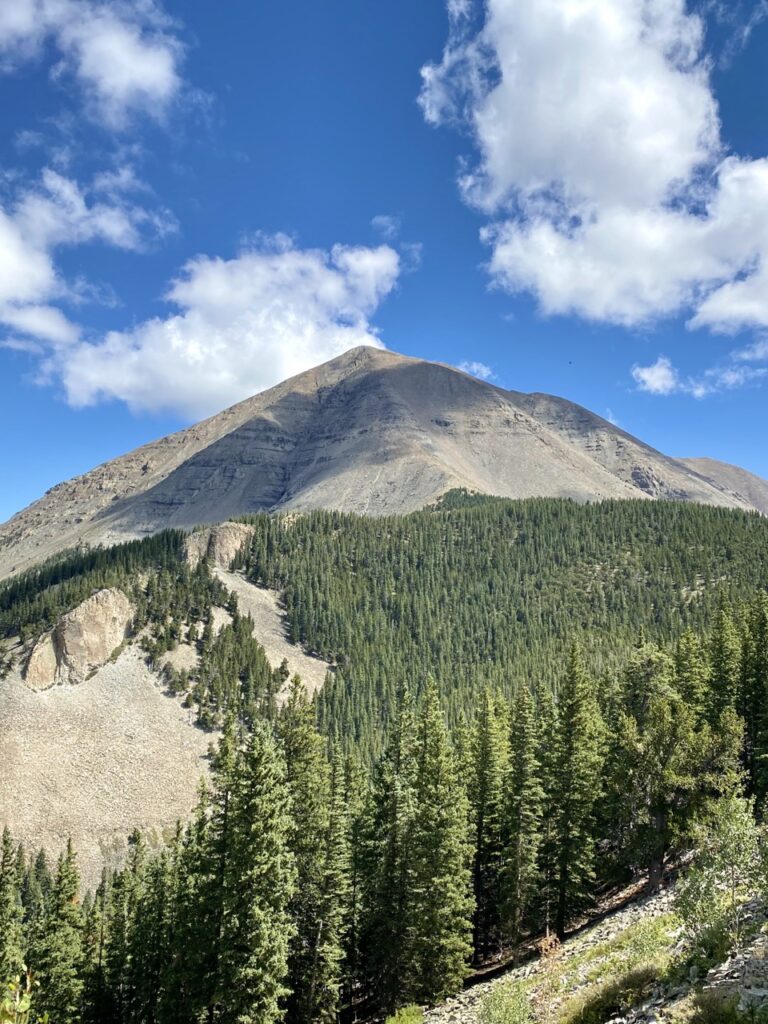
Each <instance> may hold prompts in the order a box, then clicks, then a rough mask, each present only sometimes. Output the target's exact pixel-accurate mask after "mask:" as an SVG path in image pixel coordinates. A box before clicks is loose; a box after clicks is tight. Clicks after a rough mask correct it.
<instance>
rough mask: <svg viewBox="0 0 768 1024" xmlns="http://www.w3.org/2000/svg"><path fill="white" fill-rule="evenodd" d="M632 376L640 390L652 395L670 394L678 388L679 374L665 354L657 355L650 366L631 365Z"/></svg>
mask: <svg viewBox="0 0 768 1024" xmlns="http://www.w3.org/2000/svg"><path fill="white" fill-rule="evenodd" d="M632 376H633V377H634V379H635V381H636V382H637V386H638V388H639V390H640V391H649V392H650V393H651V394H652V395H671V394H673V393H674V392H675V391H679V390H680V376H679V374H678V372H677V370H676V369H675V368H674V366H673V365H672V362H671V361H670V360H669V359H668V358H667V357H666V356H659V358H658V359H657V360H656V362H655V363H651V365H650V366H638V365H637V364H635V365H634V366H633V367H632Z"/></svg>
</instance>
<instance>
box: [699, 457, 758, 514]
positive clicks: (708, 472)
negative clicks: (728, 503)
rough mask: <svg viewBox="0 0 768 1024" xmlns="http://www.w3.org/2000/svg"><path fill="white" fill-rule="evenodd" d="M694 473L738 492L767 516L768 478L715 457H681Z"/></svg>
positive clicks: (733, 491) (726, 488)
mask: <svg viewBox="0 0 768 1024" xmlns="http://www.w3.org/2000/svg"><path fill="white" fill-rule="evenodd" d="M680 461H681V462H682V463H683V464H684V465H686V466H688V468H689V469H692V470H693V471H694V472H695V473H698V474H699V475H700V476H703V477H705V478H706V479H707V480H709V481H710V483H713V484H714V485H715V486H716V487H721V488H723V489H724V490H728V491H731V492H732V493H733V494H738V495H740V497H742V498H743V499H744V500H745V501H748V502H749V504H750V505H754V507H755V508H756V509H757V510H758V511H760V512H762V513H763V515H765V516H768V480H763V479H762V477H759V476H755V474H754V473H748V472H747V470H746V469H741V467H740V466H731V465H730V463H728V462H718V461H717V459H681V460H680Z"/></svg>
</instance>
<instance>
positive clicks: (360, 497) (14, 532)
mask: <svg viewBox="0 0 768 1024" xmlns="http://www.w3.org/2000/svg"><path fill="white" fill-rule="evenodd" d="M455 487H465V488H468V489H470V490H474V491H480V492H483V493H487V494H496V495H501V496H506V497H512V498H524V497H532V496H552V497H567V498H573V499H575V500H577V501H590V500H601V499H606V498H648V499H653V498H669V499H679V500H684V501H694V502H701V503H706V504H712V505H721V506H726V507H731V508H744V509H758V510H759V511H761V512H764V513H768V483H767V482H766V481H763V480H760V479H759V478H757V477H754V476H752V475H751V474H749V473H746V472H745V471H744V470H739V469H736V468H735V467H730V466H724V465H723V464H721V463H717V462H714V461H712V460H697V459H694V460H685V461H683V460H678V459H673V458H670V457H668V456H666V455H663V454H662V453H661V452H658V451H656V450H655V449H653V448H651V447H649V446H648V445H646V444H643V443H642V442H641V441H638V440H637V439H636V438H634V437H632V436H631V435H629V434H627V433H625V432H624V431H623V430H620V429H618V428H617V427H615V426H613V425H612V424H611V423H609V422H607V421H606V420H604V419H602V418H601V417H600V416H597V415H595V414H594V413H592V412H589V411H588V410H587V409H584V408H582V407H581V406H578V405H575V404H573V403H572V402H569V401H566V400H565V399H562V398H555V397H552V396H550V395H542V394H530V395H529V394H522V393H518V392H515V391H505V390H503V389H502V388H498V387H495V386H493V385H492V384H488V383H484V382H483V381H480V380H477V379H476V378H474V377H471V376H469V375H468V374H465V373H462V372H461V371H460V370H457V369H455V368H454V367H451V366H446V365H443V364H440V363H431V362H426V361H424V360H421V359H411V358H406V357H405V356H401V355H397V354H395V353H393V352H389V351H384V350H380V349H376V348H367V347H362V348H356V349H352V350H350V351H349V352H346V353H345V354H344V355H342V356H339V357H338V358H336V359H333V360H331V361H330V362H328V363H324V364H323V365H322V366H319V367H317V368H315V369H312V370H308V371H307V372H305V373H302V374H299V375H298V376H297V377H292V378H291V379H290V380H287V381H284V382H283V383H282V384H278V385H277V386H276V387H274V388H270V390H268V391H264V392H262V393H260V394H258V395H256V396H254V397H253V398H249V399H247V400H246V401H244V402H240V403H239V404H238V405H235V406H233V407H232V408H230V409H227V410H225V411H224V412H222V413H219V414H218V415H216V416H213V417H211V418H210V419H207V420H204V421H203V422H201V423H198V424H196V425H195V426H192V427H189V428H188V429H186V430H182V431H180V432H178V433H176V434H172V435H170V436H168V437H165V438H162V439H161V440H159V441H154V442H152V443H150V444H147V445H144V446H143V447H141V448H138V449H136V450H135V451H133V452H130V453H128V454H127V455H123V456H121V457H120V458H117V459H114V460H113V461H111V462H107V463H104V464H103V465H101V466H99V467H98V468H96V469H94V470H92V471H91V472H90V473H86V474H85V475H83V476H80V477H76V478H75V479H73V480H70V481H68V482H66V483H62V484H59V485H57V486H56V487H54V488H52V489H51V490H50V491H48V492H47V493H46V494H45V496H44V497H43V498H41V499H40V500H39V501H37V502H35V503H34V504H33V505H30V506H29V507H28V508H26V509H24V510H23V511H22V512H19V513H18V514H17V515H16V516H14V517H13V518H12V519H10V520H9V521H8V522H7V523H5V524H4V525H2V526H0V576H4V575H7V574H9V573H11V572H13V571H16V570H19V569H23V568H25V567H27V566H29V565H31V564H33V563H35V562H37V561H39V560H41V559H42V558H45V557H47V556H49V555H51V554H53V553H55V552H57V551H60V550H62V549H64V548H67V547H71V546H73V545H76V544H78V543H91V544H96V543H112V542H115V541H118V540H125V539H127V538H129V537H136V536H142V535H146V534H149V533H153V532H156V531H159V530H162V529H164V528H166V527H173V526H178V527H191V526H195V525H197V524H199V523H211V522H216V521H219V520H224V519H228V518H230V517H233V516H238V515H242V514H245V513H250V512H257V511H259V510H275V509H297V510H303V509H310V508H334V509H342V510H346V511H351V512H359V513H364V514H370V515H381V514H386V513H395V512H407V511H411V510H415V509H418V508H420V507H422V506H424V505H425V504H427V503H428V502H430V501H433V500H434V499H436V498H438V497H439V496H440V495H441V494H443V493H445V492H446V491H448V490H450V489H451V488H455Z"/></svg>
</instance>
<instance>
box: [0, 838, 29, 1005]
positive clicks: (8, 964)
mask: <svg viewBox="0 0 768 1024" xmlns="http://www.w3.org/2000/svg"><path fill="white" fill-rule="evenodd" d="M23 914H24V910H23V907H22V903H21V878H20V876H19V861H18V851H17V849H16V847H15V846H14V843H13V839H12V838H11V833H10V831H9V830H8V829H7V828H6V829H4V830H3V837H2V844H1V845H0V985H4V984H6V983H7V982H9V981H17V980H18V978H19V977H20V975H21V973H22V971H23V969H24V927H23Z"/></svg>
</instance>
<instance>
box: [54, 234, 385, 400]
mask: <svg viewBox="0 0 768 1024" xmlns="http://www.w3.org/2000/svg"><path fill="white" fill-rule="evenodd" d="M399 272H400V261H399V257H398V254H397V253H396V252H395V251H394V250H393V249H392V248H390V247H389V246H386V245H381V246H378V247H377V248H373V249H370V248H355V247H347V246H341V245H337V246H334V247H333V248H332V249H331V250H330V251H329V252H326V251H323V250H318V249H299V248H297V247H296V246H295V245H294V244H293V243H292V242H291V241H290V239H288V238H286V237H284V236H276V237H275V238H272V239H262V240H261V243H260V244H259V245H258V246H257V247H253V248H250V249H249V250H247V251H244V252H242V253H241V254H240V255H239V256H237V257H236V258H234V259H231V260H222V259H218V258H214V257H208V256H199V257H196V258H195V259H193V260H190V261H189V262H188V263H187V264H186V266H185V267H184V270H183V272H182V274H181V275H180V276H179V277H178V278H177V279H176V280H175V281H174V282H173V283H172V285H171V287H170V289H169V291H168V293H167V296H166V297H167V299H168V301H169V302H171V303H172V304H173V305H175V306H176V307H177V308H178V312H176V313H174V314H172V315H170V316H168V317H166V318H155V319H152V320H147V321H145V322H143V323H141V324H139V325H138V326H137V327H135V328H133V329H131V330H127V331H112V332H110V333H109V334H107V335H106V337H104V338H103V339H102V340H100V341H98V342H96V343H89V342H85V341H82V342H79V343H77V344H75V345H69V346H66V347H61V346H59V347H58V348H56V349H55V350H53V351H52V352H50V354H49V356H48V358H47V359H46V361H45V363H44V365H43V375H44V377H45V379H47V380H52V379H58V380H60V381H61V382H62V384H63V386H64V389H65V393H66V397H67V400H68V401H69V402H70V404H72V405H74V406H85V405H91V404H93V403H95V402H99V401H103V400H109V399H118V400H120V401H124V402H126V403H127V404H128V405H129V406H130V408H131V409H133V410H149V411H157V410H160V409H172V410H174V411H176V412H180V413H181V414H183V415H185V416H188V417H198V416H202V415H205V414H208V413H212V412H215V411H216V410H218V409H221V408H223V407H225V406H227V405H230V404H232V403H233V402H236V401H238V400H240V399H242V398H245V397H247V396H249V395H251V394H254V393H255V392H257V391H260V390H263V389H264V388H267V387H270V386H271V385H273V384H275V383H277V382H278V381H280V380H282V379H284V378H285V377H288V376H290V375H292V374H295V373H299V372H301V371H302V370H306V369H308V368H309V367H311V366H314V365H316V364H317V363H319V362H322V361H323V360H326V359H330V358H332V357H334V356H336V355H339V354H340V353H341V352H344V351H346V350H347V349H349V348H352V347H354V346H356V345H364V344H367V345H377V346H381V341H380V340H379V338H378V336H377V333H376V330H375V328H373V327H372V326H371V324H370V321H369V318H370V316H371V315H372V314H373V313H374V311H375V310H376V309H377V308H378V306H379V304H380V303H381V301H382V300H383V299H384V298H385V297H386V296H387V295H388V294H389V293H390V292H391V291H392V289H393V288H394V287H395V284H396V282H397V279H398V275H399Z"/></svg>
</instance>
